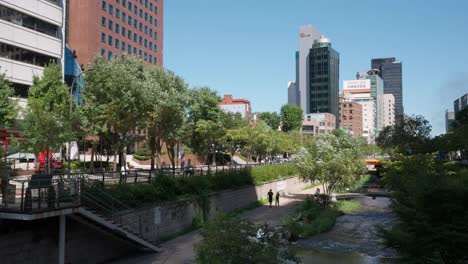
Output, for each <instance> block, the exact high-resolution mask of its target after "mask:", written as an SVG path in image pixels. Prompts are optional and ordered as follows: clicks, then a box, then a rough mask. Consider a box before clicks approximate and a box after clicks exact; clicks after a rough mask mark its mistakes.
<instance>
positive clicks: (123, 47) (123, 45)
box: [122, 41, 125, 51]
mask: <svg viewBox="0 0 468 264" xmlns="http://www.w3.org/2000/svg"><path fill="white" fill-rule="evenodd" d="M122 51H125V41H122Z"/></svg>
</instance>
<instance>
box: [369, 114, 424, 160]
mask: <svg viewBox="0 0 468 264" xmlns="http://www.w3.org/2000/svg"><path fill="white" fill-rule="evenodd" d="M430 134H431V125H430V124H429V121H427V120H426V119H424V117H422V116H404V118H403V120H402V122H400V123H399V124H395V125H394V126H387V127H385V128H384V129H383V130H382V131H381V132H380V133H379V135H378V136H377V138H376V143H377V145H378V146H379V147H381V148H383V149H387V150H389V149H396V150H397V151H398V152H400V153H403V154H410V155H411V154H418V153H425V152H427V151H428V149H429V148H428V147H429V142H430Z"/></svg>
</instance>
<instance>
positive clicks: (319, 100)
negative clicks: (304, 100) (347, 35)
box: [309, 36, 340, 117]
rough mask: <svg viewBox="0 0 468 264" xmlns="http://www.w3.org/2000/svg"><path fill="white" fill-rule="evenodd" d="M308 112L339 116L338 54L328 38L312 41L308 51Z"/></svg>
mask: <svg viewBox="0 0 468 264" xmlns="http://www.w3.org/2000/svg"><path fill="white" fill-rule="evenodd" d="M309 58H310V60H309V63H310V64H309V71H310V72H309V74H310V112H311V113H331V114H333V115H335V117H338V116H339V95H338V93H339V65H340V55H339V53H338V52H337V51H336V50H334V49H333V48H332V46H331V41H330V39H328V38H325V37H323V36H322V37H320V38H319V39H317V40H315V41H314V45H313V47H312V49H310V53H309Z"/></svg>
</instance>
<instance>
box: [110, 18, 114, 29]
mask: <svg viewBox="0 0 468 264" xmlns="http://www.w3.org/2000/svg"><path fill="white" fill-rule="evenodd" d="M113 28H114V22H112V20H110V19H109V29H110V30H112V29H113Z"/></svg>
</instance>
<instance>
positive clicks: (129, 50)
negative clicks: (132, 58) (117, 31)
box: [127, 44, 132, 54]
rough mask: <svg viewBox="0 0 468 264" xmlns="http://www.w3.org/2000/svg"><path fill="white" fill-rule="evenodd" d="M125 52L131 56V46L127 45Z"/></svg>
mask: <svg viewBox="0 0 468 264" xmlns="http://www.w3.org/2000/svg"><path fill="white" fill-rule="evenodd" d="M127 52H128V54H132V45H130V44H128V46H127Z"/></svg>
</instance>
